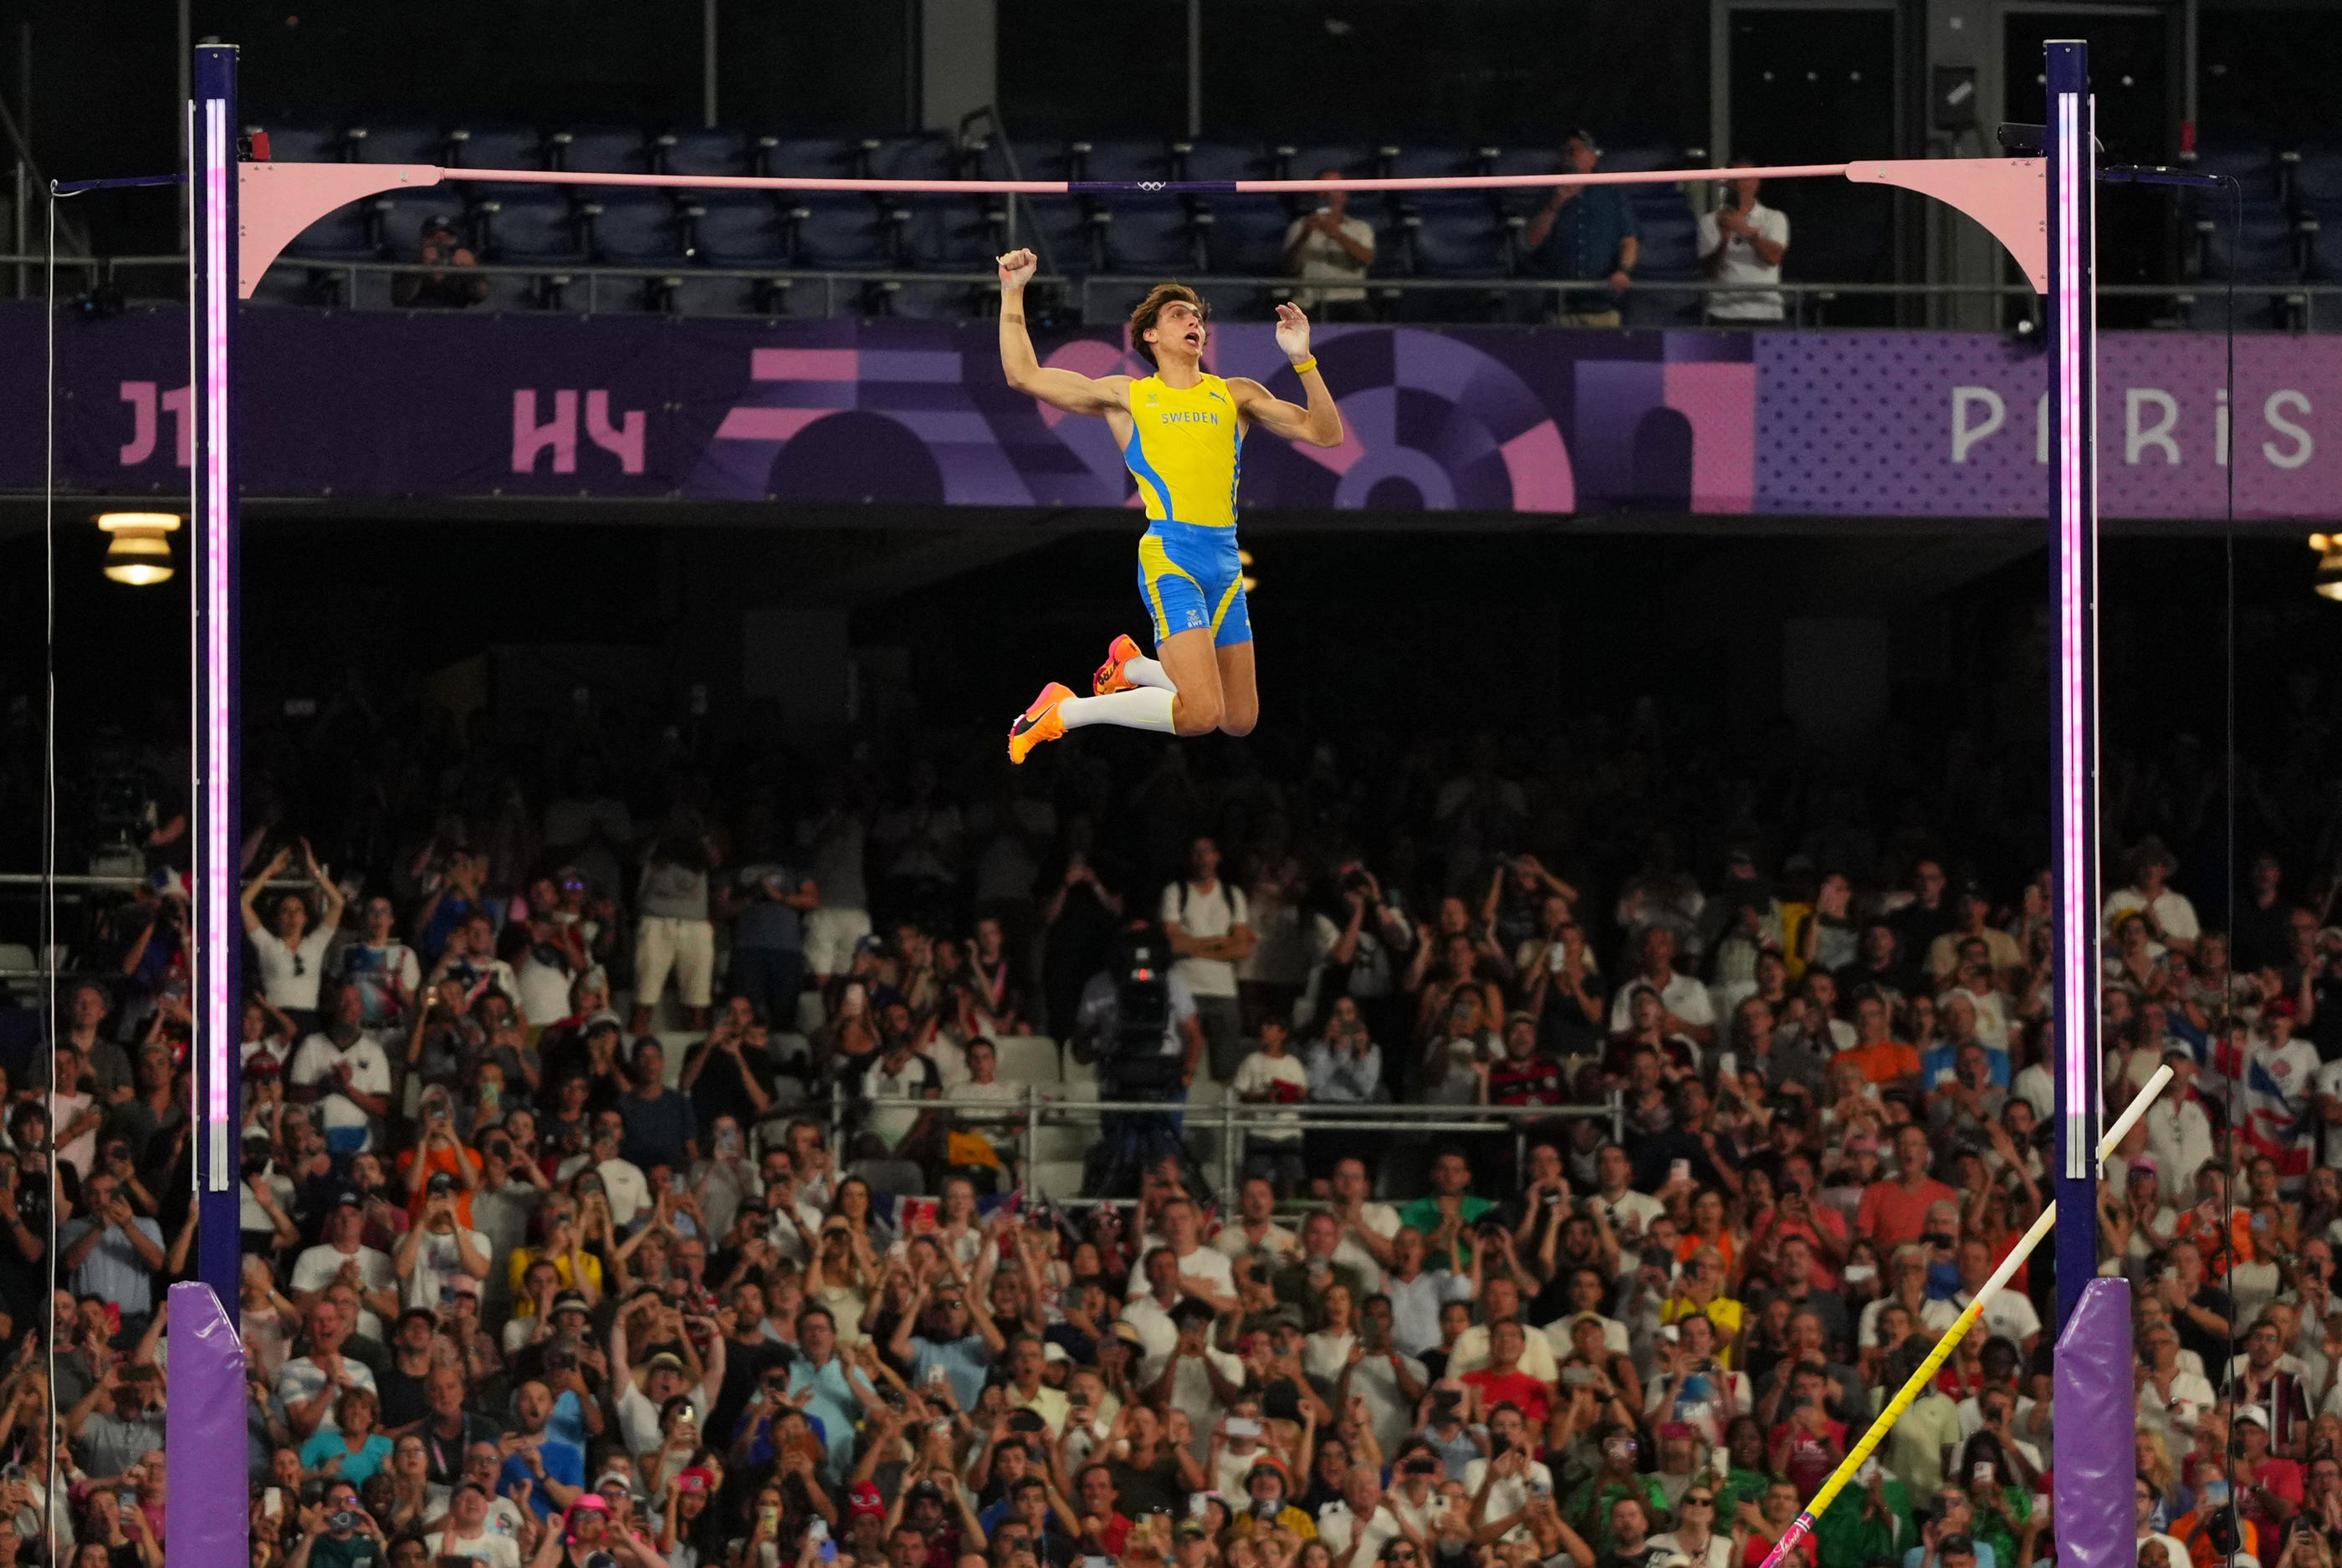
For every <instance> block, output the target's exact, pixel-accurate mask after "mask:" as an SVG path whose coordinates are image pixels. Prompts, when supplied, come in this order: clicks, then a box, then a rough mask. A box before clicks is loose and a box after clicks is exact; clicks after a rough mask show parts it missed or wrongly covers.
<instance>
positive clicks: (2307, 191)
mask: <svg viewBox="0 0 2342 1568" xmlns="http://www.w3.org/2000/svg"><path fill="white" fill-rule="evenodd" d="M2299 151H2300V162H2298V163H2297V164H2296V165H2294V170H2293V194H2294V195H2295V197H2296V198H2297V200H2298V201H2300V202H2301V204H2302V205H2303V206H2304V207H2305V208H2308V207H2313V206H2319V205H2328V204H2332V203H2335V202H2342V141H2317V142H2305V143H2303V144H2302V145H2301V147H2300V149H2299ZM2322 221H2323V220H2321V222H2322Z"/></svg>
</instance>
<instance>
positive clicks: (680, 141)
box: [652, 129, 749, 175]
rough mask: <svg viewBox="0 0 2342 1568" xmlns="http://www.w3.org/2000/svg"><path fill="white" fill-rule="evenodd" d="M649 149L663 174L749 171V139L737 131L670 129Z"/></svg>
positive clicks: (736, 173)
mask: <svg viewBox="0 0 2342 1568" xmlns="http://www.w3.org/2000/svg"><path fill="white" fill-rule="evenodd" d="M652 149H653V151H654V153H655V154H656V156H657V159H658V165H659V168H660V170H661V171H662V172H663V173H666V174H670V175H745V174H746V173H748V167H749V165H748V139H747V138H746V136H744V135H741V134H740V133H739V132H737V131H726V130H721V129H715V130H707V129H701V130H687V131H669V132H668V133H667V134H666V135H663V136H661V137H659V138H658V139H657V140H656V141H655V142H654V143H653V144H652Z"/></svg>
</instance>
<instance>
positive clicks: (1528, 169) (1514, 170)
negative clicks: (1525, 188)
mask: <svg viewBox="0 0 2342 1568" xmlns="http://www.w3.org/2000/svg"><path fill="white" fill-rule="evenodd" d="M1561 169H1562V157H1561V149H1560V148H1559V147H1499V148H1497V149H1496V157H1495V159H1494V160H1493V166H1492V167H1491V168H1490V169H1489V171H1488V172H1489V173H1490V174H1492V175H1557V174H1559V173H1561Z"/></svg>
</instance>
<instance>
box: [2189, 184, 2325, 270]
mask: <svg viewBox="0 0 2342 1568" xmlns="http://www.w3.org/2000/svg"><path fill="white" fill-rule="evenodd" d="M2196 228H2197V235H2199V236H2200V237H2201V238H2202V240H2203V242H2204V244H2203V264H2204V265H2203V275H2204V276H2206V277H2207V278H2214V279H2218V280H2221V281H2226V280H2227V279H2228V278H2231V277H2233V278H2235V279H2236V280H2237V282H2239V283H2296V282H2298V281H2299V280H2300V276H2301V269H2300V262H2299V256H2298V252H2297V244H2296V236H2295V233H2294V226H2293V223H2292V221H2291V220H2290V219H2288V218H2287V216H2286V215H2285V209H2284V208H2283V207H2280V206H2279V205H2277V203H2275V202H2274V201H2267V200H2263V201H2249V200H2248V201H2247V202H2246V203H2245V210H2244V219H2243V224H2242V226H2241V229H2240V230H2239V232H2238V233H2237V235H2236V236H2235V237H2234V238H2233V239H2232V238H2231V236H2230V234H2229V228H2230V224H2229V219H2228V215H2227V210H2226V208H2225V206H2224V208H2223V210H2222V212H2221V215H2219V216H2218V217H2217V219H2215V218H2212V217H2208V216H2207V217H2204V218H2201V219H2199V220H2197V225H2196Z"/></svg>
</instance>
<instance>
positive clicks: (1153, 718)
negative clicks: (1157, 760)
mask: <svg viewBox="0 0 2342 1568" xmlns="http://www.w3.org/2000/svg"><path fill="white" fill-rule="evenodd" d="M1131 662H1132V663H1133V664H1136V663H1137V662H1138V661H1137V660H1135V659H1134V660H1132V661H1131ZM1146 662H1147V663H1148V664H1153V663H1154V661H1153V660H1151V659H1150V660H1148V661H1146ZM1160 668H1161V666H1160V665H1157V666H1156V669H1157V670H1158V671H1159V670H1160ZM1173 695H1174V694H1173V693H1171V692H1170V691H1168V690H1166V689H1165V688H1164V687H1161V686H1140V687H1138V688H1137V689H1136V690H1135V691H1128V692H1116V693H1114V694H1112V695H1110V696H1104V697H1067V698H1066V700H1065V701H1064V702H1062V703H1059V704H1057V716H1058V717H1059V718H1061V719H1063V720H1065V722H1066V728H1067V729H1069V730H1078V729H1081V728H1083V727H1084V726H1085V725H1088V724H1119V725H1121V726H1122V727H1123V728H1124V729H1126V730H1156V731H1159V732H1161V733H1162V734H1166V735H1167V734H1173V733H1174V732H1173V730H1172V728H1171V699H1172V696H1173Z"/></svg>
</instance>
